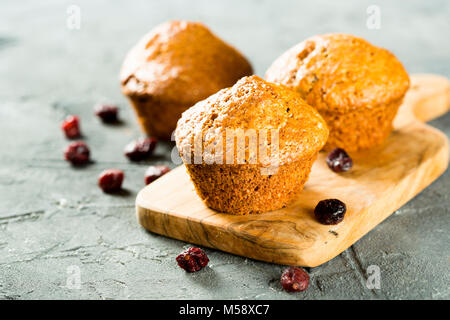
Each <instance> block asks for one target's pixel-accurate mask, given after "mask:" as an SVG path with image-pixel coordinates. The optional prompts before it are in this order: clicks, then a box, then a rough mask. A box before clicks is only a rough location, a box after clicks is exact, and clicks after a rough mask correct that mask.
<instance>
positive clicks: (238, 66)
mask: <svg viewBox="0 0 450 320" xmlns="http://www.w3.org/2000/svg"><path fill="white" fill-rule="evenodd" d="M251 74H252V67H251V66H250V64H249V62H248V61H247V60H246V59H245V58H244V56H242V54H241V53H239V52H238V51H237V50H236V49H234V48H233V47H231V46H230V45H228V44H226V43H225V42H223V41H222V40H221V39H219V38H217V37H216V36H215V35H214V34H213V33H211V31H210V30H209V29H208V28H207V27H206V26H204V25H203V24H201V23H198V22H189V21H171V22H166V23H164V24H162V25H160V26H158V27H156V28H155V29H154V30H152V31H151V32H150V33H148V34H147V35H145V36H144V37H143V38H142V39H141V40H140V41H139V43H138V44H137V45H136V46H135V47H134V48H132V49H131V51H130V52H129V53H128V55H127V57H126V58H125V61H124V63H123V66H122V69H121V72H120V81H121V84H122V92H123V93H124V94H125V95H126V96H127V97H128V98H129V100H130V102H131V105H132V106H133V108H134V109H135V111H136V114H137V117H138V121H139V123H140V124H141V127H142V129H143V130H144V131H145V132H146V133H147V134H148V135H150V136H156V137H158V138H161V139H170V138H171V135H172V132H173V131H174V130H175V127H176V124H177V120H178V119H179V118H180V116H181V113H183V111H185V110H186V109H188V108H189V107H191V106H193V105H194V104H195V103H196V102H197V101H200V100H203V99H205V98H207V97H209V96H210V95H211V94H213V93H216V92H217V91H219V90H220V89H222V88H226V87H229V86H232V85H233V84H234V83H235V82H236V81H237V80H239V79H240V78H242V77H243V76H246V75H251Z"/></svg>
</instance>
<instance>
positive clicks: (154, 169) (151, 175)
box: [145, 166, 170, 184]
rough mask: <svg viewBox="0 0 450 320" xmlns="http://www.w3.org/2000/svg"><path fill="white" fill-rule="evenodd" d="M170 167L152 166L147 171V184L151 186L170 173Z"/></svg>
mask: <svg viewBox="0 0 450 320" xmlns="http://www.w3.org/2000/svg"><path fill="white" fill-rule="evenodd" d="M169 171H170V169H169V167H168V166H150V167H148V169H147V171H145V184H149V183H151V182H153V181H155V180H156V179H158V178H159V177H161V176H163V175H165V174H166V173H167V172H169Z"/></svg>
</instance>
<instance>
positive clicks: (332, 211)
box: [314, 199, 347, 224]
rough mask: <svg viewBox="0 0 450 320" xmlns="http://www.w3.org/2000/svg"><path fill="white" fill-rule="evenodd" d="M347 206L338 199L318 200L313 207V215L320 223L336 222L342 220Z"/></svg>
mask: <svg viewBox="0 0 450 320" xmlns="http://www.w3.org/2000/svg"><path fill="white" fill-rule="evenodd" d="M346 211H347V207H346V206H345V203H343V202H342V201H340V200H338V199H326V200H322V201H320V202H319V203H318V204H317V206H316V208H315V209H314V215H315V216H316V218H317V220H318V221H319V222H320V223H322V224H338V223H339V222H341V221H342V220H344V215H345V212H346Z"/></svg>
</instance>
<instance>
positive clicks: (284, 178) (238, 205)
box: [186, 154, 317, 215]
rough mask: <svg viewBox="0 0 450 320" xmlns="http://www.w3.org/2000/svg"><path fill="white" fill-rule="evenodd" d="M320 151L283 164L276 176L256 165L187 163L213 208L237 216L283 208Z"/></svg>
mask: <svg viewBox="0 0 450 320" xmlns="http://www.w3.org/2000/svg"><path fill="white" fill-rule="evenodd" d="M316 158H317V154H316V155H314V157H313V158H311V159H306V160H300V161H294V162H292V163H289V164H284V165H280V166H279V167H278V171H277V172H276V173H275V174H273V175H264V174H261V170H260V168H261V167H260V166H259V165H256V164H255V165H253V164H243V165H227V164H212V165H208V164H186V167H187V170H188V172H189V175H190V176H191V179H192V181H193V183H194V186H195V188H196V190H197V193H198V194H199V196H200V197H201V198H202V199H203V201H204V202H205V203H206V205H207V206H208V207H210V208H212V209H214V210H217V211H219V212H224V213H231V214H236V215H245V214H249V213H261V212H265V211H271V210H276V209H280V208H282V207H285V206H286V205H288V204H289V203H290V202H291V201H292V200H295V199H296V197H297V196H298V194H299V193H300V192H301V191H302V190H303V186H304V184H305V183H306V181H307V180H308V176H309V173H310V172H311V167H312V165H313V163H314V160H315V159H316Z"/></svg>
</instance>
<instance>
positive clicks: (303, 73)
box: [265, 33, 409, 113]
mask: <svg viewBox="0 0 450 320" xmlns="http://www.w3.org/2000/svg"><path fill="white" fill-rule="evenodd" d="M265 78H266V80H267V81H270V82H275V83H281V84H284V85H286V86H288V87H290V88H292V89H294V90H296V91H298V92H299V93H300V94H301V96H302V97H303V98H304V99H305V100H306V101H307V102H308V103H309V104H310V105H312V106H314V107H315V108H316V109H318V110H319V111H331V112H337V113H345V112H348V111H352V110H356V109H358V108H366V107H367V108H372V107H376V106H377V105H379V104H388V103H390V102H393V101H395V100H397V99H400V98H402V97H403V95H404V94H405V92H406V91H407V90H408V88H409V77H408V74H407V72H406V70H405V69H404V67H403V65H402V64H401V62H400V61H398V60H397V58H396V57H395V56H394V55H393V54H392V53H391V52H389V51H388V50H386V49H383V48H379V47H376V46H373V45H372V44H370V43H369V42H367V41H366V40H364V39H361V38H357V37H355V36H352V35H348V34H339V33H332V34H325V35H319V36H314V37H311V38H309V39H307V40H305V41H303V42H301V43H299V44H297V45H295V46H294V47H292V48H291V49H289V50H288V51H286V52H285V53H284V54H283V55H281V56H280V57H279V58H278V59H277V60H275V61H274V63H273V64H272V66H271V67H270V68H269V69H268V70H267V73H266V77H265Z"/></svg>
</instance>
